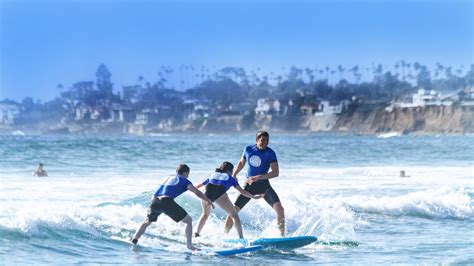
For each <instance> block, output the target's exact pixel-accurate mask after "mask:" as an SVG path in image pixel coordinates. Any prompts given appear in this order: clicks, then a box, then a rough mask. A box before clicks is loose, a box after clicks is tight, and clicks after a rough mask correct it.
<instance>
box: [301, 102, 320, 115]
mask: <svg viewBox="0 0 474 266" xmlns="http://www.w3.org/2000/svg"><path fill="white" fill-rule="evenodd" d="M316 111H318V105H316V104H303V105H302V106H301V107H300V112H301V114H302V115H314V113H316Z"/></svg>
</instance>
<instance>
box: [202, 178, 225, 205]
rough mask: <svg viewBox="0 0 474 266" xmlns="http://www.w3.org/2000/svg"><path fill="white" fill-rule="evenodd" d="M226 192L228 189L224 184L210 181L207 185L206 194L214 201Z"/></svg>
mask: <svg viewBox="0 0 474 266" xmlns="http://www.w3.org/2000/svg"><path fill="white" fill-rule="evenodd" d="M225 193H226V190H225V187H224V186H220V185H214V184H211V183H209V184H207V185H206V192H204V195H206V197H207V198H208V199H210V200H211V201H212V202H214V201H215V200H216V199H218V198H219V197H220V196H222V195H224V194H225Z"/></svg>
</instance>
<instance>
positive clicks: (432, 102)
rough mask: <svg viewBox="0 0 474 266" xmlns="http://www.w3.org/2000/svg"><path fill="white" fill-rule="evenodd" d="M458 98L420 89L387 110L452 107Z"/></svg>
mask: <svg viewBox="0 0 474 266" xmlns="http://www.w3.org/2000/svg"><path fill="white" fill-rule="evenodd" d="M455 101H457V97H456V96H455V95H444V96H442V95H441V94H440V93H437V92H436V91H435V90H425V89H419V90H418V91H417V92H416V93H414V94H412V95H411V96H406V97H405V98H403V100H402V101H401V102H394V103H392V104H391V105H390V106H388V107H386V108H385V110H386V111H388V112H391V111H392V110H393V108H395V107H399V108H414V107H424V106H451V105H452V104H453V103H454V102H455Z"/></svg>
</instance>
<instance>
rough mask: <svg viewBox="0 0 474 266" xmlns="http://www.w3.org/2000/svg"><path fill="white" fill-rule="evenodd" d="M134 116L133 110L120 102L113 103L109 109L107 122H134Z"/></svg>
mask: <svg viewBox="0 0 474 266" xmlns="http://www.w3.org/2000/svg"><path fill="white" fill-rule="evenodd" d="M135 118H136V115H135V112H134V111H133V109H132V108H130V107H125V106H122V105H120V104H114V105H113V106H112V108H111V109H110V119H109V122H123V123H130V122H134V121H135Z"/></svg>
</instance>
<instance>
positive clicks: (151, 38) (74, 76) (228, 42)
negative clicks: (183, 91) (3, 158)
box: [0, 0, 474, 101]
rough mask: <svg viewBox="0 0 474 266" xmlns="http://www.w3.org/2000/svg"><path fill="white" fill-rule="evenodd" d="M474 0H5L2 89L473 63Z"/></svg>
mask: <svg viewBox="0 0 474 266" xmlns="http://www.w3.org/2000/svg"><path fill="white" fill-rule="evenodd" d="M473 3H474V1H471V0H462V1H461V0H432V1H427V0H423V1H422V0H418V1H408V0H399V1H395V0H385V1H384V0H365V1H355V0H354V1H349V0H345V1H343V0H333V1H329V0H327V1H322V0H321V1H318V0H314V1H309V0H306V1H301V0H287V1H283V0H280V1H277V0H274V1H270V0H261V1H250V0H241V1H230V0H227V1H226V0H222V1H217V0H215V1H210V0H207V1H204V0H201V1H200V0H194V1H191V0H189V1H185V0H177V1H160V0H158V1H151V0H150V1H145V0H118V1H113V0H95V1H92V0H82V1H81V0H68V1H60V0H34V1H33V0H0V10H1V11H0V51H1V53H0V63H1V64H0V100H3V99H5V98H8V99H11V100H16V101H21V100H22V99H23V98H25V97H32V98H34V99H39V100H42V101H47V100H51V99H53V98H55V97H57V96H59V93H60V92H59V90H58V88H57V85H58V84H62V85H63V86H64V87H65V88H69V87H71V86H72V84H74V83H75V82H78V81H93V80H95V72H96V70H97V68H98V66H99V65H100V64H101V63H104V64H105V65H106V66H107V67H108V69H109V70H110V72H111V73H112V82H113V83H114V88H115V90H116V91H119V90H120V88H121V86H122V85H133V84H136V83H137V79H138V77H139V76H144V77H145V79H147V80H149V81H151V82H152V81H156V80H157V79H158V76H157V73H158V71H159V69H160V67H161V66H172V67H174V68H179V66H180V65H183V64H184V65H194V66H196V67H201V66H206V67H209V68H213V69H214V68H216V69H218V68H220V67H225V66H241V67H244V68H246V69H249V70H250V69H256V68H261V69H262V71H267V72H269V71H274V72H282V71H283V69H282V67H286V68H289V67H290V66H292V65H295V66H298V67H317V66H319V67H323V66H330V67H336V66H337V65H342V66H345V67H348V68H349V67H352V66H354V65H356V64H358V65H361V66H370V65H371V64H386V65H390V66H392V65H394V64H395V63H396V61H398V60H402V59H403V60H405V61H409V62H420V63H421V64H425V65H428V66H434V65H435V63H436V62H440V63H442V64H444V65H451V66H453V67H456V68H457V67H459V66H461V65H464V66H465V68H468V66H469V65H470V64H473V63H474V60H473V54H474V48H473V36H474V24H473V16H474V7H473V6H474V4H473Z"/></svg>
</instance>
